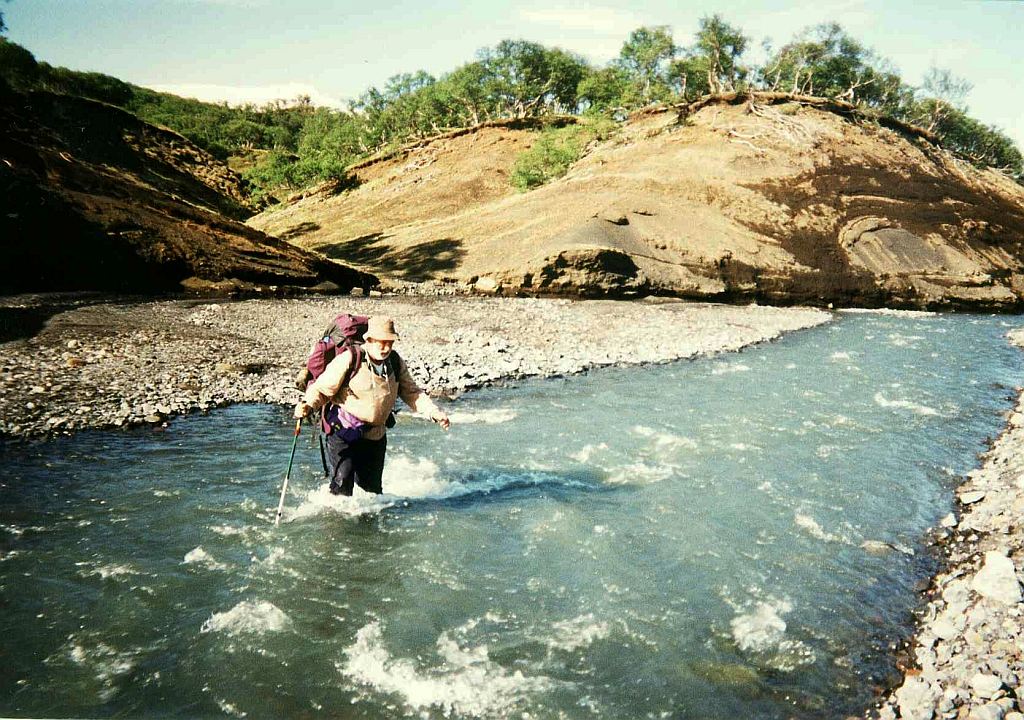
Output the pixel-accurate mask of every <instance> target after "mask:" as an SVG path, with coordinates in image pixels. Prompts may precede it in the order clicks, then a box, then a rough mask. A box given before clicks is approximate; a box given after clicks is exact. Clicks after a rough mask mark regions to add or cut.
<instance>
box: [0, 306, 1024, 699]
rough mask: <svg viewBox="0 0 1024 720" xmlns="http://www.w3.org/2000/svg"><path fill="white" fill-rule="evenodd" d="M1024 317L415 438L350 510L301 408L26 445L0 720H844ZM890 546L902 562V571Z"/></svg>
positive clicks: (870, 686) (610, 388)
mask: <svg viewBox="0 0 1024 720" xmlns="http://www.w3.org/2000/svg"><path fill="white" fill-rule="evenodd" d="M1020 324H1021V321H1020V320H1019V319H1018V318H1005V317H978V316H956V317H948V316H919V315H900V316H891V315H879V314H859V313H858V314H846V313H844V314H840V315H838V316H837V319H836V321H835V322H834V323H833V324H831V325H828V326H825V327H821V328H816V329H813V330H809V331H804V332H800V333H795V334H793V335H790V336H788V337H786V338H784V339H783V340H781V341H779V342H776V343H772V344H769V345H764V346H759V347H755V348H750V349H748V350H746V351H744V352H742V353H736V354H730V355H723V356H719V357H715V358H708V359H701V360H696V361H690V362H680V363H673V364H669V365H661V366H655V367H648V368H643V369H607V370H602V371H597V372H592V373H590V374H588V375H585V376H581V377H572V378H566V379H556V380H544V381H531V382H526V383H521V384H519V385H518V386H517V387H514V388H493V389H487V390H483V391H479V392H476V393H472V394H470V395H468V396H465V397H463V398H462V399H460V400H459V401H458V402H456V403H454V404H453V405H452V406H451V407H450V408H449V409H450V410H451V411H452V417H453V422H454V424H453V427H452V430H451V432H450V433H447V434H445V433H442V432H441V431H440V430H439V429H438V428H437V427H435V426H433V425H431V424H429V423H428V422H426V421H424V420H421V419H418V418H415V417H411V416H409V415H408V414H407V413H406V414H403V415H402V416H401V419H400V422H399V425H398V426H397V427H396V428H395V429H394V430H393V431H391V435H390V439H391V440H390V441H391V449H390V453H389V462H388V466H387V468H386V472H385V490H386V491H388V493H389V494H386V495H384V496H381V497H371V496H366V495H363V496H359V495H357V496H356V497H355V498H351V499H346V498H335V497H332V496H330V495H329V494H328V493H327V492H326V489H325V487H324V483H323V480H322V471H321V469H320V467H319V464H320V460H319V454H318V450H317V448H316V443H315V439H314V438H313V436H312V434H311V433H310V431H309V430H308V429H306V430H304V431H303V434H302V435H301V436H300V440H299V450H298V453H297V458H296V464H295V468H294V469H293V471H292V482H291V490H290V493H289V495H288V498H287V502H286V508H285V515H284V520H283V521H282V523H281V526H280V527H279V528H275V527H274V525H273V518H274V511H275V509H276V505H277V499H278V491H279V489H280V482H281V480H282V479H283V475H284V470H285V467H286V465H287V460H288V450H289V447H290V444H291V427H292V426H291V422H290V419H289V416H288V415H289V414H288V411H287V410H285V409H282V408H274V407H266V406H236V407H232V408H229V409H226V410H223V411H219V412H216V413H211V414H210V415H208V416H196V417H190V418H186V419H181V420H176V421H175V422H173V423H172V424H171V425H170V427H169V428H168V429H167V430H165V431H162V432H154V431H151V430H145V431H134V432H117V433H106V432H93V433H85V434H82V435H79V436H77V437H75V438H72V439H61V440H57V441H53V442H49V443H37V444H31V445H7V446H3V447H2V449H0V452H2V461H3V467H4V480H3V487H2V490H3V495H2V499H0V572H2V585H0V603H2V607H3V613H2V615H0V624H2V625H0V629H2V633H3V641H2V646H0V647H2V655H3V672H2V678H0V714H2V715H14V716H18V715H21V716H25V715H33V716H91V717H112V716H118V717H147V716H152V715H158V716H165V717H248V718H281V717H288V718H294V717H331V718H337V717H342V718H349V717H352V718H392V717H427V718H433V717H459V718H461V717H486V718H494V717H499V718H500V717H516V718H522V717H530V718H648V717H649V718H736V717H750V718H789V717H841V716H842V715H843V714H844V713H854V712H857V711H858V709H859V708H862V707H864V706H865V705H867V704H868V703H869V702H870V701H871V699H872V697H873V691H874V689H875V688H876V687H877V686H878V685H879V684H880V683H883V682H885V680H886V679H887V678H891V677H892V676H893V673H894V669H893V666H892V654H891V651H890V645H891V644H892V643H894V642H897V641H898V640H899V639H901V638H903V637H905V636H906V635H907V634H908V633H909V632H910V627H911V625H910V623H911V620H912V617H911V610H912V609H913V607H914V605H915V602H916V597H917V596H916V594H915V586H916V585H918V584H919V583H920V582H921V581H923V580H925V579H927V577H928V576H929V574H930V573H931V572H932V571H933V570H934V563H933V561H932V560H931V559H930V557H929V556H928V554H927V552H926V551H925V548H924V547H923V545H922V538H923V536H924V533H925V531H926V529H927V528H929V527H931V526H934V525H935V524H936V523H937V522H938V520H939V519H940V518H942V517H943V516H944V515H946V514H947V513H948V512H950V510H951V509H952V488H953V487H954V486H955V485H956V484H957V482H958V477H959V476H961V475H962V474H963V473H965V472H967V471H968V470H969V469H971V468H972V467H975V466H976V465H977V454H978V453H979V452H981V451H983V450H984V449H985V441H986V438H989V437H992V436H994V435H995V434H996V433H998V431H999V430H1000V428H1001V426H1002V424H1003V418H1002V413H1003V412H1004V411H1005V410H1007V409H1008V408H1009V407H1010V405H1011V398H1012V396H1013V394H1014V393H1013V387H1014V386H1015V385H1018V384H1020V383H1021V382H1022V375H1024V373H1022V371H1021V357H1020V355H1019V351H1018V350H1015V349H1012V348H1010V347H1009V346H1008V345H1007V344H1006V342H1005V341H1004V339H1003V336H1004V335H1005V333H1006V331H1007V330H1008V329H1009V328H1010V327H1013V326H1018V325H1020ZM883 543H884V545H883Z"/></svg>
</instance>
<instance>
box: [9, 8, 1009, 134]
mask: <svg viewBox="0 0 1024 720" xmlns="http://www.w3.org/2000/svg"><path fill="white" fill-rule="evenodd" d="M0 10H2V11H3V13H4V17H5V21H6V23H7V25H8V27H9V30H8V37H9V38H10V39H11V40H13V41H14V42H17V43H20V44H22V45H24V46H25V47H27V48H28V49H29V50H31V51H32V52H33V53H34V54H35V56H36V58H37V59H39V60H45V61H46V62H49V63H51V64H54V65H64V66H67V67H70V68H74V69H77V70H91V71H97V72H104V73H107V74H110V75H114V76H116V77H119V78H122V79H124V80H128V81H130V82H133V83H136V84H139V85H145V86H149V87H155V88H158V89H166V90H170V91H172V92H179V93H180V94H188V95H193V96H197V97H202V98H204V99H225V100H229V101H241V100H254V101H264V100H269V99H271V98H274V97H285V98H288V97H294V96H295V95H297V94H299V93H308V94H310V95H312V96H313V97H314V99H316V100H319V101H320V102H323V103H327V104H338V105H341V103H342V102H343V101H344V100H345V99H348V98H354V97H356V96H358V95H359V94H360V93H361V92H362V91H363V90H365V89H366V88H367V87H369V86H370V85H380V84H382V83H384V82H385V81H386V80H387V78H388V77H390V76H391V75H395V74H397V73H400V72H412V71H415V70H419V69H423V70H427V71H428V72H430V73H433V74H434V75H440V74H442V73H444V72H447V71H449V70H452V69H454V68H455V67H457V66H458V65H460V64H462V63H464V62H467V61H469V60H471V59H473V57H474V56H475V53H476V51H477V50H478V49H480V48H481V47H485V46H491V45H494V44H496V43H497V42H498V41H500V40H503V39H506V38H516V39H519V38H522V39H527V40H533V41H536V42H540V43H543V44H545V45H551V46H558V47H562V48H565V49H567V50H572V51H575V52H578V53H580V54H582V55H583V56H584V57H586V58H587V59H589V60H590V61H592V62H594V63H597V64H603V63H605V62H607V61H608V60H609V59H611V58H612V57H614V56H616V55H617V54H618V51H619V48H620V47H621V46H622V42H623V40H625V38H626V36H627V35H628V34H629V32H630V31H631V30H633V29H635V28H637V27H639V26H641V25H668V26H670V28H671V29H672V31H673V35H674V37H675V39H676V43H677V44H680V45H685V44H689V43H690V42H691V41H692V38H693V34H694V32H695V31H696V29H697V21H698V20H699V18H700V17H701V16H702V15H708V14H712V13H719V14H721V15H722V16H723V17H724V18H725V19H726V20H727V21H728V22H730V23H731V24H733V25H735V26H738V27H740V28H741V29H742V30H743V31H744V32H745V33H746V35H747V36H748V37H750V38H751V41H752V42H751V51H750V53H749V54H750V59H751V60H755V61H759V60H761V59H762V58H763V54H762V52H761V50H760V46H761V42H762V41H763V40H765V39H770V40H771V41H772V42H773V44H774V45H775V46H779V45H782V44H784V43H785V42H787V41H788V40H790V39H791V38H792V37H793V35H795V34H796V33H797V32H799V31H800V30H802V29H803V28H805V27H807V26H810V25H816V24H818V23H822V22H831V21H835V22H838V23H840V24H841V25H842V26H843V27H844V28H845V29H846V30H847V31H848V32H849V33H850V34H851V35H853V36H854V37H855V38H857V39H858V40H860V41H861V42H863V43H864V44H865V45H867V46H868V47H870V48H872V49H874V50H875V51H876V52H877V53H878V54H879V55H881V56H882V57H884V58H887V59H888V60H889V61H890V62H891V63H892V64H893V65H894V66H895V67H896V69H897V70H898V71H899V72H900V73H901V75H902V76H903V78H904V80H905V81H907V82H909V83H912V84H917V83H920V82H921V81H922V78H923V76H924V74H925V72H926V71H927V70H928V68H929V67H931V66H933V65H934V66H938V67H942V68H948V69H950V70H952V71H953V72H954V73H955V74H956V75H958V76H960V77H963V78H966V79H967V80H969V81H970V82H971V83H973V85H974V89H973V90H972V91H971V93H970V94H969V95H968V96H967V98H966V102H967V104H968V106H969V109H970V112H971V114H972V115H974V116H975V117H977V118H979V119H980V120H982V121H984V122H986V123H989V124H994V125H997V126H999V127H1001V128H1002V129H1003V130H1005V131H1006V132H1007V133H1008V134H1009V135H1010V136H1011V137H1013V138H1014V139H1015V140H1016V142H1017V144H1018V146H1020V147H1021V148H1024V92H1022V90H1024V88H1022V84H1024V83H1022V82H1021V79H1020V78H1021V77H1022V71H1021V65H1022V63H1021V61H1022V60H1024V51H1022V50H1021V47H1024V42H1021V40H1020V36H1019V34H1018V32H1017V28H1020V27H1022V26H1024V2H1022V1H1020V0H972V1H967V0H956V1H953V0H928V1H927V2H921V3H910V2H904V1H903V0H885V1H880V0H813V1H808V0H800V1H798V2H785V1H783V0H779V1H778V2H773V3H765V2H739V1H735V0H734V1H732V2H727V1H724V0H701V2H691V1H689V0H645V2H620V1H618V0H593V2H584V3H572V2H561V1H560V0H547V2H539V1H534V0H525V1H520V2H511V1H508V0H481V1H479V2H461V1H456V0H429V1H424V0H420V1H417V2H413V1H410V0H376V1H374V0H369V1H367V0H361V1H360V2H352V1H349V0H9V1H8V2H5V3H3V4H2V5H0Z"/></svg>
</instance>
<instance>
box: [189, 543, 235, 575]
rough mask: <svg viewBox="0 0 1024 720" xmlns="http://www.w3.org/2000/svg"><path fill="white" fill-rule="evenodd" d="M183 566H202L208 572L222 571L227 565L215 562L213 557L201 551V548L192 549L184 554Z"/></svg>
mask: <svg viewBox="0 0 1024 720" xmlns="http://www.w3.org/2000/svg"><path fill="white" fill-rule="evenodd" d="M182 564H183V565H202V566H203V567H205V568H207V569H209V570H224V569H226V568H227V565H225V564H224V563H220V562H217V561H216V560H215V559H214V557H213V555H211V554H210V553H208V552H206V551H205V550H203V548H202V546H200V547H196V548H193V549H192V550H189V551H188V552H187V553H185V559H184V560H182Z"/></svg>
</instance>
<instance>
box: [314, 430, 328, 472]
mask: <svg viewBox="0 0 1024 720" xmlns="http://www.w3.org/2000/svg"><path fill="white" fill-rule="evenodd" d="M316 439H317V440H319V441H320V464H321V465H323V466H324V477H327V455H326V453H324V436H323V435H322V434H321V433H317V434H316Z"/></svg>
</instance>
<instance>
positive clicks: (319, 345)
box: [295, 313, 370, 391]
mask: <svg viewBox="0 0 1024 720" xmlns="http://www.w3.org/2000/svg"><path fill="white" fill-rule="evenodd" d="M369 321H370V318H368V317H366V316H365V315H349V314H348V313H342V314H341V315H338V317H336V318H334V322H333V323H331V324H330V325H329V326H328V328H327V329H326V330H324V331H323V332H322V333H320V339H319V340H317V341H316V342H315V343H313V349H312V351H311V352H310V353H309V358H308V359H307V360H306V364H305V365H304V366H303V367H302V369H301V370H299V373H298V375H296V376H295V387H296V388H298V389H299V390H302V391H305V390H306V388H307V387H309V384H310V383H311V382H313V381H314V380H316V379H317V378H318V377H320V376H321V375H322V374H323V372H324V370H326V369H327V366H328V365H329V364H330V362H331V360H333V359H334V358H335V357H337V355H338V352H339V350H340V351H344V350H345V349H346V348H350V349H351V350H352V354H353V356H354V360H355V362H353V363H352V367H353V368H356V367H358V366H359V363H360V361H362V359H363V357H362V344H363V333H365V332H366V330H367V327H368V323H369ZM350 372H351V371H350ZM346 379H347V378H346Z"/></svg>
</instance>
